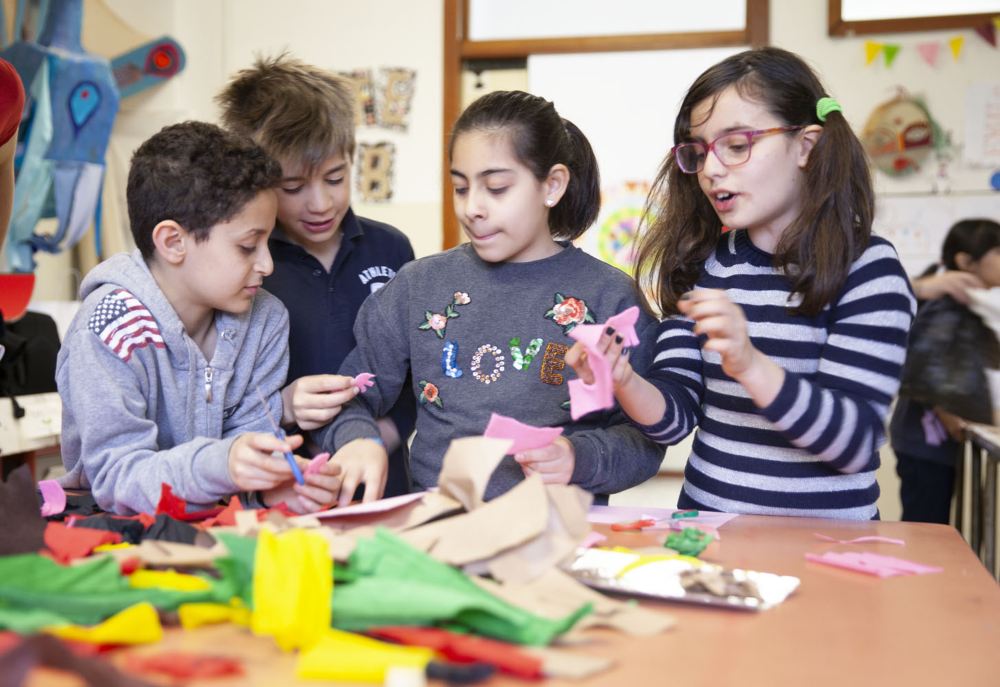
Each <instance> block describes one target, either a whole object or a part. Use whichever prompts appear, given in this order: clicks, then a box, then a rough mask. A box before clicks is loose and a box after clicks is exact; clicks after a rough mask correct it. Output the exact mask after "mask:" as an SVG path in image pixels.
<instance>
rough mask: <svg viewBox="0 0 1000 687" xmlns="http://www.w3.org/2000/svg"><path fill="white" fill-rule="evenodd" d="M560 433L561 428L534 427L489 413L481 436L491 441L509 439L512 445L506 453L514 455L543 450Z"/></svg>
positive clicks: (561, 431) (504, 416)
mask: <svg viewBox="0 0 1000 687" xmlns="http://www.w3.org/2000/svg"><path fill="white" fill-rule="evenodd" d="M562 433H563V428H562V427H534V426H532V425H526V424H524V423H523V422H518V421H517V420H515V419H514V418H512V417H507V416H506V415H498V414H497V413H491V414H490V421H489V423H488V424H487V425H486V431H485V432H483V436H484V437H489V438H491V439H510V440H511V441H513V442H514V443H513V444H512V445H511V447H510V450H509V451H508V453H509V454H510V455H514V454H516V453H521V452H522V451H530V450H531V449H533V448H545V447H546V446H548V445H549V444H551V443H552V442H553V441H555V440H556V437H557V436H559V435H560V434H562Z"/></svg>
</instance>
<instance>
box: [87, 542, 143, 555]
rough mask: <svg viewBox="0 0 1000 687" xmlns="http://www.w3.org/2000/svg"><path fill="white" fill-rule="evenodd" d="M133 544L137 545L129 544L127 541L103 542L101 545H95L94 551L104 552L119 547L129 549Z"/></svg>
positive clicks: (115, 549)
mask: <svg viewBox="0 0 1000 687" xmlns="http://www.w3.org/2000/svg"><path fill="white" fill-rule="evenodd" d="M133 546H135V544H129V543H128V542H127V541H123V542H120V543H118V544H101V545H100V546H95V547H94V552H95V553H103V552H104V551H117V550H118V549H128V548H131V547H133Z"/></svg>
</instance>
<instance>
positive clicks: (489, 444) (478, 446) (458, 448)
mask: <svg viewBox="0 0 1000 687" xmlns="http://www.w3.org/2000/svg"><path fill="white" fill-rule="evenodd" d="M513 443H514V442H512V441H511V440H510V439H489V438H487V437H464V438H462V439H455V440H453V441H452V442H451V444H450V445H449V446H448V451H447V452H445V454H444V462H443V464H442V465H441V474H440V475H438V489H439V490H440V492H441V493H442V494H444V495H445V496H449V497H451V498H453V499H455V500H456V501H458V502H459V503H461V504H462V505H463V506H465V510H467V511H474V510H476V509H477V508H479V507H480V506H482V505H483V494H484V493H485V492H486V484H487V483H488V482H489V481H490V476H491V475H492V474H493V472H494V471H495V470H496V469H497V466H498V465H499V464H500V461H501V460H503V457H504V456H505V455H507V451H509V450H510V447H511V446H512V445H513Z"/></svg>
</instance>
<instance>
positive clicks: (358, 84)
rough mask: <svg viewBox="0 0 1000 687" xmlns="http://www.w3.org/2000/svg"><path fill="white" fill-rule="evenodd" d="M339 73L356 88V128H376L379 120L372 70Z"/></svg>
mask: <svg viewBox="0 0 1000 687" xmlns="http://www.w3.org/2000/svg"><path fill="white" fill-rule="evenodd" d="M339 73H340V75H341V76H343V77H345V78H347V79H348V80H350V82H351V84H353V86H354V126H355V127H359V126H374V125H375V123H376V121H377V120H376V118H375V94H374V87H373V85H372V71H371V70H370V69H355V70H353V71H349V72H339Z"/></svg>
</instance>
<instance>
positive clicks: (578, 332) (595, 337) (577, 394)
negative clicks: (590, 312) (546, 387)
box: [567, 305, 639, 420]
mask: <svg viewBox="0 0 1000 687" xmlns="http://www.w3.org/2000/svg"><path fill="white" fill-rule="evenodd" d="M638 319H639V308H638V307H636V306H634V305H633V306H632V307H631V308H628V309H626V310H623V311H622V312H620V313H618V314H617V315H614V316H612V317H610V318H608V321H607V322H605V323H604V324H578V325H577V326H575V327H573V330H572V331H571V332H570V333H569V336H570V338H573V339H576V340H577V341H579V342H580V343H582V344H583V346H584V348H586V349H587V362H588V363H589V364H590V370H591V372H592V373H593V375H594V381H593V383H592V384H587V383H585V382H584V381H583V380H582V379H571V380H570V381H569V383H568V385H567V386H568V387H569V414H570V417H572V418H573V419H574V420H578V419H580V418H581V417H583V416H584V415H587V414H588V413H592V412H594V411H596V410H607V409H608V408H611V407H613V406H614V405H615V394H614V383H613V382H612V380H611V364H610V363H609V362H608V359H607V358H606V357H605V356H604V353H602V352H600V351H599V350H598V349H597V342H598V341H599V340H600V338H601V335H602V334H603V333H604V330H605V329H606V328H607V327H612V328H614V330H615V332H616V334H617V335H618V336H621V337H622V345H624V346H638V345H639V337H638V335H637V334H636V333H635V323H636V321H637V320H638Z"/></svg>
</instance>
